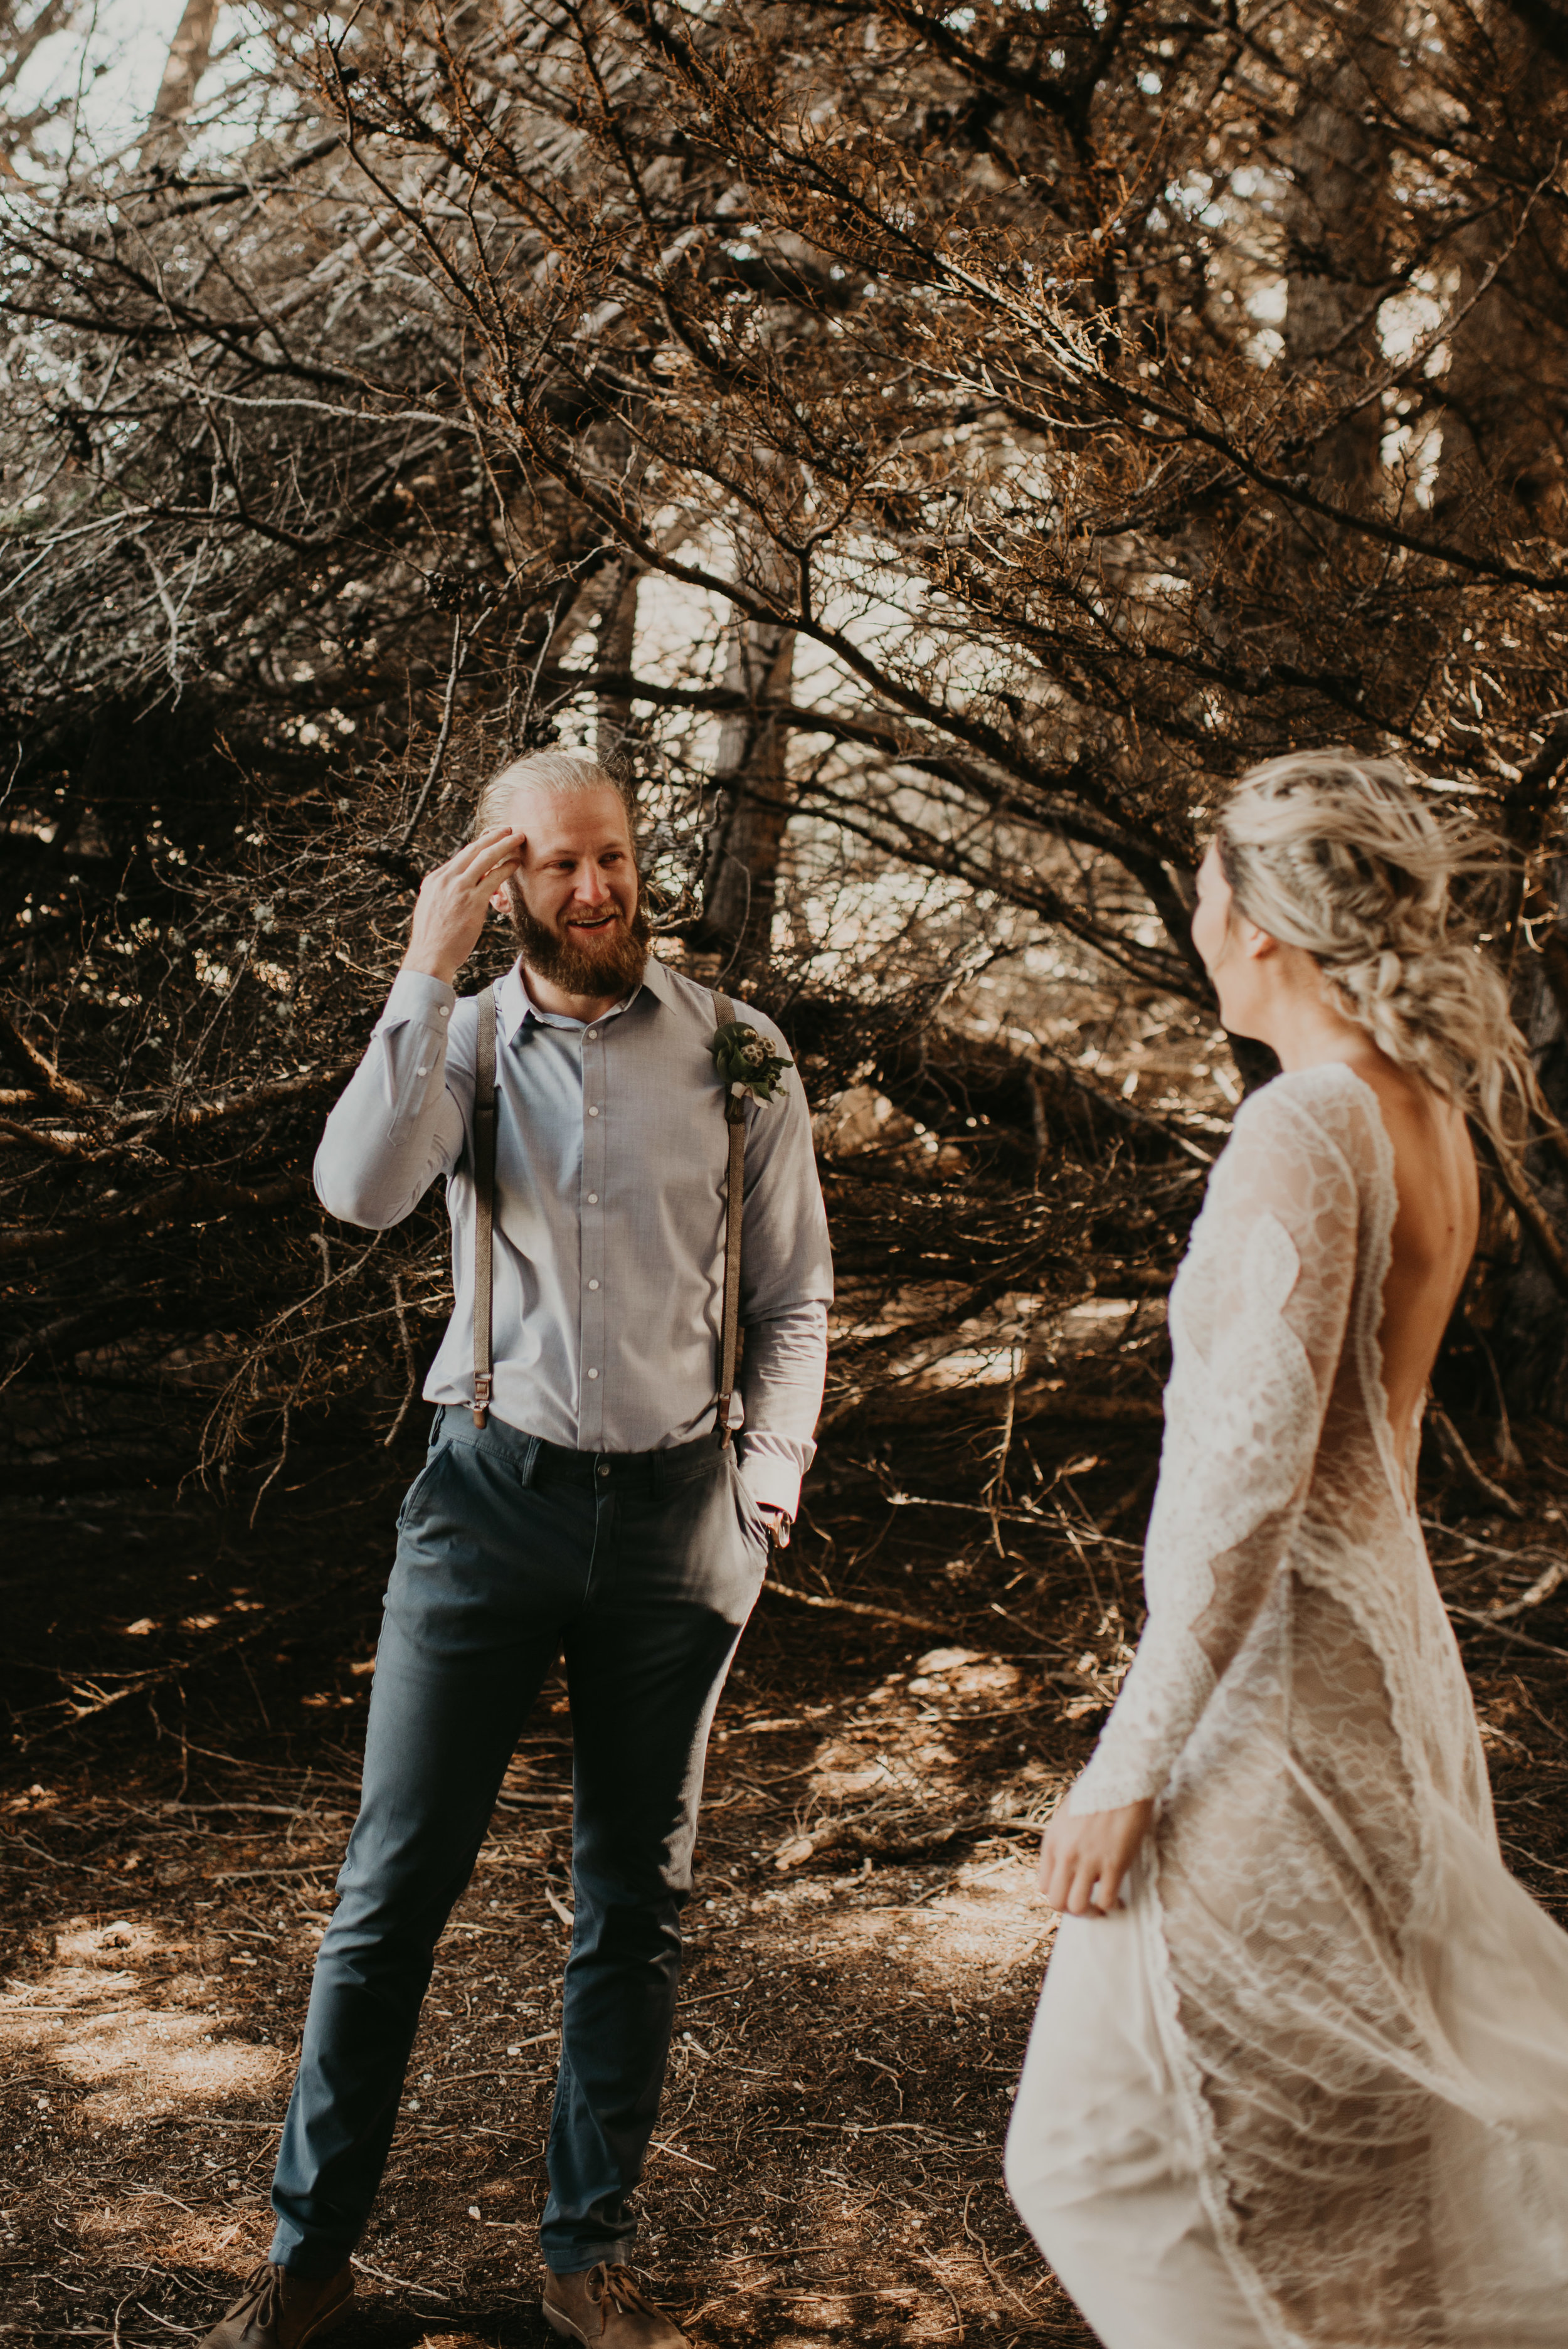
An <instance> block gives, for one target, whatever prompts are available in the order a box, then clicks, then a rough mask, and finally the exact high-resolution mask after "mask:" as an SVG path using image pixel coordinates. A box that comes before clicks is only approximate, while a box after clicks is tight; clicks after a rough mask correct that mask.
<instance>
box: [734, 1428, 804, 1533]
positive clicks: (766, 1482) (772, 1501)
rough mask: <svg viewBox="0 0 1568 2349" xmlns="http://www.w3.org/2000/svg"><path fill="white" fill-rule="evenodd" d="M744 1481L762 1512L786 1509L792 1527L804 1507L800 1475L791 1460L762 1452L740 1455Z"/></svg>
mask: <svg viewBox="0 0 1568 2349" xmlns="http://www.w3.org/2000/svg"><path fill="white" fill-rule="evenodd" d="M740 1480H741V1482H742V1484H743V1485H745V1487H746V1489H747V1491H748V1493H749V1494H750V1495H751V1497H752V1499H753V1500H754V1501H755V1502H756V1504H757V1506H758V1508H759V1509H782V1510H783V1512H784V1514H785V1516H787V1517H788V1518H789V1521H790V1523H791V1525H792V1524H793V1523H794V1521H795V1512H796V1510H797V1509H798V1508H799V1506H800V1472H799V1469H798V1468H791V1467H790V1465H789V1462H788V1461H787V1460H779V1459H775V1458H774V1457H772V1456H771V1455H770V1454H768V1453H766V1452H763V1453H758V1454H755V1455H754V1456H752V1457H751V1458H749V1459H748V1457H747V1454H746V1452H745V1449H744V1447H743V1448H742V1450H741V1454H740Z"/></svg>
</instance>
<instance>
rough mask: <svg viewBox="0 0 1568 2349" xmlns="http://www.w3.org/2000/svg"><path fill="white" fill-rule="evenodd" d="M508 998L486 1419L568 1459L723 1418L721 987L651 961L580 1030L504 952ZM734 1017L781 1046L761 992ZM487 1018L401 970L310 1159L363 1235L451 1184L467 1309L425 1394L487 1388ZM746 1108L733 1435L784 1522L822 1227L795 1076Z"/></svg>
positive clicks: (817, 1382)
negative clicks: (480, 1073) (477, 1305)
mask: <svg viewBox="0 0 1568 2349" xmlns="http://www.w3.org/2000/svg"><path fill="white" fill-rule="evenodd" d="M496 1013H497V1019H496V1091H497V1104H496V1109H497V1114H496V1214H495V1237H494V1255H493V1280H492V1293H493V1299H494V1304H493V1324H492V1327H493V1354H494V1375H495V1387H494V1398H493V1402H492V1409H493V1410H494V1412H495V1413H496V1416H497V1417H498V1418H499V1419H502V1420H505V1421H506V1422H507V1423H508V1424H509V1425H511V1426H512V1427H517V1428H521V1429H523V1430H525V1431H526V1432H527V1433H529V1434H531V1435H542V1436H543V1437H544V1438H545V1439H546V1440H547V1441H548V1442H549V1443H552V1444H565V1445H567V1446H568V1447H569V1448H570V1449H572V1450H573V1451H577V1452H650V1451H659V1450H662V1449H664V1448H665V1446H667V1445H670V1444H685V1443H687V1442H689V1441H690V1440H691V1439H692V1438H693V1437H694V1436H698V1435H701V1434H704V1433H711V1432H712V1431H713V1429H714V1427H715V1425H716V1420H717V1381H718V1369H719V1339H720V1325H721V1320H722V1310H723V1293H724V1184H725V1168H726V1153H727V1133H726V1127H725V1119H724V1094H723V1089H722V1084H721V1081H720V1078H719V1076H718V1072H717V1070H716V1068H715V1066H714V1061H713V1055H712V1051H711V1050H710V1040H711V1038H712V1035H713V1030H714V1006H713V998H712V996H711V995H710V994H709V993H708V991H707V988H702V987H698V986H697V985H696V984H695V982H694V981H692V980H691V979H688V978H685V977H683V976H682V975H681V974H680V973H679V972H677V971H674V970H671V969H670V968H668V966H667V965H666V964H664V963H661V962H659V961H657V960H656V959H655V958H653V957H650V959H649V961H648V964H647V968H646V970H645V974H644V978H643V980H642V983H641V985H640V986H639V987H638V988H636V989H635V990H634V993H633V994H631V995H630V996H629V997H628V998H627V999H626V1000H625V1001H624V1003H621V1004H618V1005H617V1006H616V1007H615V1008H614V1010H612V1011H609V1012H606V1013H605V1014H604V1015H603V1017H602V1018H600V1019H594V1020H593V1021H592V1022H583V1021H582V1020H577V1019H563V1018H562V1017H560V1016H559V1015H558V1014H555V1013H552V1012H542V1011H541V1010H539V1009H537V1007H536V1006H535V1005H534V1003H533V1002H532V1000H531V998H530V996H529V994H528V991H527V989H526V988H525V986H524V984H523V979H522V976H521V970H520V969H519V968H518V966H516V965H515V964H514V965H513V967H512V968H511V970H510V971H509V972H508V973H507V975H506V977H505V978H503V979H501V980H500V982H499V983H498V985H497V988H496ZM736 1016H737V1018H738V1019H745V1020H747V1021H748V1023H749V1024H750V1025H751V1026H753V1027H755V1028H757V1029H758V1030H760V1031H761V1032H762V1034H763V1035H765V1036H766V1037H768V1039H769V1041H770V1042H771V1043H772V1045H773V1047H774V1049H775V1050H778V1051H784V1050H786V1048H785V1045H784V1040H783V1038H782V1037H781V1036H780V1034H779V1030H778V1029H777V1028H775V1027H774V1025H773V1023H772V1021H771V1020H769V1019H766V1018H764V1016H763V1015H762V1013H760V1012H759V1011H757V1010H755V1009H753V1008H752V1007H751V1006H750V1005H749V1004H744V1003H739V1004H737V1006H736ZM478 1026H479V1016H478V1010H477V1003H476V999H475V998H474V997H472V996H469V997H466V998H464V999H461V1000H459V998H458V996H457V995H456V993H455V992H454V990H453V989H452V988H450V987H449V986H447V985H446V984H445V982H444V981H443V980H441V979H438V978H429V977H428V976H427V975H426V974H425V973H423V972H421V971H401V972H399V974H398V976H397V982H396V984H395V985H394V987H393V989H392V993H391V995H390V997H389V998H388V999H387V1009H386V1010H385V1011H384V1012H383V1013H382V1015H381V1018H380V1020H379V1021H378V1022H377V1028H376V1030H375V1033H374V1035H373V1036H372V1038H371V1041H370V1048H369V1050H368V1051H367V1052H366V1056H365V1058H364V1060H363V1061H361V1062H360V1064H359V1067H358V1069H357V1070H356V1071H355V1074H354V1076H353V1077H352V1078H351V1079H350V1081H349V1083H348V1085H347V1088H346V1091H345V1092H344V1093H343V1095H342V1097H341V1099H340V1100H339V1102H337V1105H336V1107H335V1109H334V1110H333V1112H332V1114H331V1116H330V1117H329V1118H328V1120H327V1124H326V1132H325V1135H324V1136H323V1138H322V1143H321V1148H320V1150H319V1151H318V1152H317V1154H316V1161H315V1187H316V1193H317V1195H318V1197H319V1198H320V1200H321V1203H322V1205H323V1206H324V1207H325V1208H326V1210H327V1212H328V1213H329V1214H330V1215H334V1216H342V1217H343V1218H344V1220H345V1221H346V1222H348V1223H351V1224H360V1225H363V1226H367V1227H369V1228H370V1229H372V1230H383V1229H385V1228H386V1227H387V1226H389V1225H392V1224H397V1223H400V1222H401V1221H402V1219H403V1218H404V1216H407V1215H409V1214H410V1213H411V1212H412V1210H413V1208H414V1207H415V1206H416V1205H417V1204H418V1201H419V1200H420V1199H421V1198H422V1197H423V1195H424V1194H425V1193H426V1191H427V1190H428V1188H429V1186H430V1185H431V1184H432V1183H433V1182H435V1181H436V1179H437V1177H438V1176H439V1175H443V1174H444V1175H445V1176H446V1178H447V1212H448V1215H449V1217H450V1219H451V1226H452V1287H453V1308H452V1318H451V1319H450V1321H449V1324H448V1326H447V1332H446V1336H445V1337H444V1338H443V1340H442V1341H441V1347H440V1351H439V1352H438V1354H437V1356H436V1359H435V1361H434V1363H433V1364H432V1366H431V1370H430V1374H429V1377H428V1379H427V1381H426V1382H425V1395H426V1399H427V1400H428V1402H440V1403H469V1404H471V1402H472V1401H473V1391H474V1387H473V1238H474V1183H473V1145H472V1127H473V1098H474V1056H475V1048H476V1040H477V1034H478ZM746 1116H747V1136H746V1188H745V1198H746V1211H745V1222H744V1226H743V1249H742V1257H741V1282H740V1320H741V1327H742V1329H743V1330H744V1331H745V1352H744V1359H743V1363H742V1369H741V1375H740V1379H739V1382H738V1386H739V1392H738V1403H739V1406H740V1409H741V1411H742V1413H743V1414H744V1416H743V1421H742V1425H741V1433H740V1434H739V1436H738V1446H737V1448H738V1459H739V1464H740V1469H741V1473H742V1475H744V1477H745V1479H746V1483H747V1485H748V1489H749V1490H750V1492H751V1495H752V1496H753V1498H754V1499H755V1500H757V1501H758V1502H759V1503H762V1504H765V1505H769V1506H774V1507H778V1508H782V1509H784V1510H787V1511H788V1512H789V1514H790V1515H793V1513H794V1511H795V1508H796V1506H797V1504H798V1502H799V1490H800V1478H801V1476H802V1475H803V1474H804V1473H805V1471H806V1469H807V1468H808V1467H809V1466H810V1462H811V1456H812V1453H813V1450H814V1448H815V1447H814V1445H813V1444H812V1441H811V1435H812V1430H813V1428H814V1427H815V1425H816V1422H817V1413H818V1412H819V1411H820V1407H821V1400H822V1381H823V1374H824V1371H825V1368H826V1362H827V1327H828V1305H829V1303H830V1299H831V1296H832V1268H831V1260H830V1255H829V1250H828V1227H827V1219H826V1216H824V1214H823V1209H822V1194H821V1187H820V1184H819V1182H818V1179H817V1167H816V1159H815V1156H814V1154H813V1152H812V1148H811V1128H810V1116H809V1114H808V1112H807V1107H806V1099H805V1094H804V1092H803V1091H802V1089H801V1085H800V1080H799V1076H798V1074H797V1073H796V1072H795V1071H793V1070H791V1071H789V1074H788V1075H787V1076H786V1077H785V1078H784V1080H783V1081H782V1083H781V1085H780V1087H779V1092H778V1093H777V1094H776V1095H775V1097H774V1099H773V1100H772V1101H771V1102H758V1101H755V1100H749V1099H748V1102H747V1110H746Z"/></svg>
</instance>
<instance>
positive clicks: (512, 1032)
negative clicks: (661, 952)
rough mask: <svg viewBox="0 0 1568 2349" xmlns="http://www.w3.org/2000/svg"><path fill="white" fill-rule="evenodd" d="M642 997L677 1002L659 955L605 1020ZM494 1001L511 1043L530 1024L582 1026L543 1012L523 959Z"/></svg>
mask: <svg viewBox="0 0 1568 2349" xmlns="http://www.w3.org/2000/svg"><path fill="white" fill-rule="evenodd" d="M643 995H651V996H652V997H653V998H654V1000H655V1002H656V1003H661V1004H663V1005H664V1006H665V1009H668V1008H669V1006H670V1005H672V1004H673V1003H674V1002H675V1000H676V988H675V982H674V979H673V977H672V975H671V973H670V971H669V970H668V969H667V968H666V967H665V964H663V963H662V962H661V961H660V960H659V958H658V957H657V955H652V954H651V955H650V956H649V957H648V959H647V961H646V963H645V965H644V968H643V977H642V982H641V984H640V986H639V987H638V988H636V990H635V992H634V994H632V995H629V996H627V998H626V999H625V1000H624V1002H622V1003H617V1004H615V1005H614V1007H613V1009H610V1010H609V1011H606V1012H605V1013H603V1018H604V1019H616V1018H618V1017H619V1015H620V1014H621V1013H622V1012H623V1011H629V1010H630V1009H631V1008H632V1006H633V1004H634V1003H635V1002H636V1001H637V999H638V998H639V997H640V996H643ZM495 1002H496V1013H497V1017H498V1019H499V1023H500V1030H501V1033H502V1035H503V1036H504V1037H505V1039H506V1040H507V1042H508V1043H509V1044H511V1043H512V1042H514V1041H515V1040H516V1037H517V1032H518V1030H519V1029H520V1028H522V1027H524V1026H526V1025H527V1024H528V1023H529V1022H530V1021H532V1022H533V1023H534V1025H535V1026H537V1027H541V1028H547V1027H557V1026H559V1027H567V1028H576V1027H579V1026H581V1025H582V1024H583V1023H582V1022H580V1021H578V1020H575V1019H558V1018H557V1017H556V1016H555V1015H553V1014H552V1013H550V1012H542V1011H541V1010H540V1009H539V1008H538V1006H537V1005H536V1004H535V1002H534V1000H533V999H532V997H531V995H530V994H529V991H528V988H527V987H526V985H525V984H524V981H523V976H522V961H521V957H519V958H518V960H517V961H516V962H514V963H513V964H512V967H511V969H510V970H509V971H508V972H507V974H506V976H505V978H499V979H497V981H496V988H495Z"/></svg>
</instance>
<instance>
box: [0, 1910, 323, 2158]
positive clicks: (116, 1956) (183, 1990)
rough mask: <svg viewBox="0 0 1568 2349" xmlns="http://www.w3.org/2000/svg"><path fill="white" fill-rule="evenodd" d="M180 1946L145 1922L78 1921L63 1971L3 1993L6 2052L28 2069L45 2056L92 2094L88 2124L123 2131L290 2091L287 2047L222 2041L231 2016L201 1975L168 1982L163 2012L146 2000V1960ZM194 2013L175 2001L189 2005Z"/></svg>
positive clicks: (0, 2011) (0, 2038)
mask: <svg viewBox="0 0 1568 2349" xmlns="http://www.w3.org/2000/svg"><path fill="white" fill-rule="evenodd" d="M170 1946H178V1947H179V1948H181V1950H183V1949H184V1948H186V1947H188V1946H189V1945H188V1944H185V1943H181V1944H177V1945H170V1943H168V1942H166V1941H163V1940H160V1938H159V1937H158V1936H157V1935H156V1934H155V1933H153V1932H151V1931H150V1930H149V1929H148V1927H147V1926H145V1925H143V1924H132V1923H128V1922H125V1921H123V1920H121V1921H117V1922H114V1923H111V1924H108V1925H91V1926H89V1925H85V1924H80V1923H77V1924H73V1925H71V1926H69V1927H67V1930H65V1931H64V1932H62V1933H61V1934H60V1935H59V1937H58V1939H57V1943H56V1948H57V1951H58V1953H59V1956H60V1958H61V1959H62V1960H63V1961H64V1962H63V1963H60V1964H57V1965H54V1966H52V1967H50V1968H49V1969H48V1971H46V1972H45V1973H43V1974H40V1975H39V1976H38V1977H37V1978H36V1980H35V1981H33V1982H28V1983H26V1984H15V1983H14V1984H12V1985H11V1986H9V1987H8V1988H6V1989H5V1991H3V1992H0V2047H4V2048H5V2050H6V2051H7V2054H6V2058H5V2060H6V2061H7V2062H8V2063H10V2064H18V2063H20V2062H21V2060H22V2059H23V2057H24V2056H29V2057H31V2058H32V2059H33V2060H34V2061H35V2062H36V2061H37V2060H39V2059H42V2060H43V2061H44V2062H45V2063H46V2064H52V2065H53V2066H54V2068H55V2069H56V2071H57V2073H58V2074H59V2075H60V2077H61V2081H62V2085H64V2084H66V2083H69V2084H71V2085H77V2086H81V2087H86V2088H88V2089H89V2090H90V2091H91V2093H90V2094H89V2095H88V2096H87V2097H86V2098H85V2100H84V2101H83V2104H82V2106H81V2107H80V2119H81V2121H82V2123H83V2124H85V2125H86V2126H87V2127H89V2128H104V2127H125V2126H127V2125H129V2123H131V2122H133V2121H139V2120H143V2119H147V2118H150V2117H153V2116H160V2115H164V2114H170V2113H175V2112H181V2111H185V2110H189V2109H191V2108H196V2109H201V2110H203V2111H207V2110H211V2109H213V2108H215V2107H216V2106H219V2105H221V2104H222V2102H223V2101H224V2100H225V2099H228V2098H230V2097H233V2096H254V2095H263V2094H264V2093H265V2092H266V2091H268V2090H269V2089H271V2088H273V2086H274V2085H276V2084H277V2082H278V2080H279V2077H280V2074H281V2071H282V2068H283V2059H282V2057H281V2055H280V2054H279V2053H278V2051H277V2049H276V2048H273V2047H257V2046H251V2045H248V2044H245V2043H243V2042H234V2041H221V2042H214V2041H213V2040H212V2038H211V2033H212V2032H213V2030H214V2029H215V2028H216V2027H218V2025H219V2023H220V2021H221V2018H220V2016H219V2013H218V2011H217V2006H216V2002H214V2000H213V1999H212V1997H211V1993H210V1992H207V1991H206V1990H205V1989H203V1987H202V1986H201V1981H200V1979H199V1978H198V1977H196V1976H194V1975H185V1976H181V1977H179V1978H177V1979H176V1980H174V1981H172V1982H171V1981H170V1980H169V1979H167V1978H163V1979H161V1980H160V1982H159V1983H158V1995H159V1999H160V2003H158V2004H156V2005H155V2004H152V2003H151V2002H150V2001H149V2000H148V1999H146V1998H145V1997H143V1996H141V1995H139V1990H140V1971H139V1968H140V1965H141V1964H142V1963H145V1962H147V1961H150V1960H151V1959H152V1958H154V1957H162V1956H165V1955H167V1954H168V1952H169V1950H170ZM182 1995H183V1996H184V1997H185V1998H187V1999H189V2000H190V2001H191V2003H190V2004H170V2003H167V2002H168V2001H170V2000H171V1999H176V2000H177V1999H180V1998H181V1996H182Z"/></svg>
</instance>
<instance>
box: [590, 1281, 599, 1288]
mask: <svg viewBox="0 0 1568 2349" xmlns="http://www.w3.org/2000/svg"><path fill="white" fill-rule="evenodd" d="M588 1286H589V1288H598V1286H599V1284H598V1282H597V1281H596V1280H591V1281H590V1282H589V1283H588Z"/></svg>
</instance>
